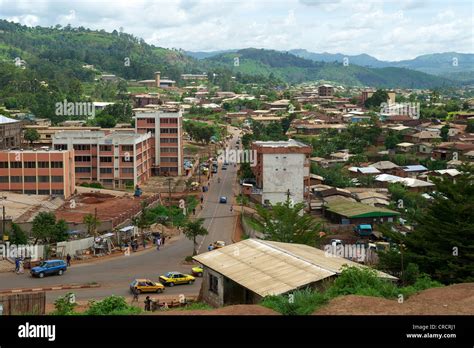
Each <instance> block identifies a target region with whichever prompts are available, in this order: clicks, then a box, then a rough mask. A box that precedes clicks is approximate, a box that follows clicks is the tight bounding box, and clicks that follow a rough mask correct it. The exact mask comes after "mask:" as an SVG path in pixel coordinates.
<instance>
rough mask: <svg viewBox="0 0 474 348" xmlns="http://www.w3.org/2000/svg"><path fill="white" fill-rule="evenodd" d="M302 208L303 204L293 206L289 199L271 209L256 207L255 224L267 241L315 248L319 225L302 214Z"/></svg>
mask: <svg viewBox="0 0 474 348" xmlns="http://www.w3.org/2000/svg"><path fill="white" fill-rule="evenodd" d="M304 206H305V203H304V202H299V203H296V204H294V203H293V202H292V201H291V200H290V198H289V197H287V199H286V201H285V202H279V203H277V204H274V205H272V207H271V209H268V208H266V207H263V206H261V205H258V206H257V207H256V210H257V215H258V217H257V218H256V219H255V222H256V223H257V224H258V225H259V226H260V228H261V230H262V231H263V234H264V236H265V239H267V240H272V241H276V242H283V243H298V244H307V245H311V246H315V245H316V244H317V238H316V237H317V234H318V232H319V231H320V228H321V225H320V224H319V223H318V222H317V221H316V220H315V219H314V218H313V217H312V216H311V215H309V214H306V213H304V212H303V208H304Z"/></svg>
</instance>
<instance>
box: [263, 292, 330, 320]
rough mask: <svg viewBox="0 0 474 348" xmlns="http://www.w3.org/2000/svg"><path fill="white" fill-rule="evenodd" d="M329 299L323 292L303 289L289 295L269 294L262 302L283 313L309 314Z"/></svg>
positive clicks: (265, 305)
mask: <svg viewBox="0 0 474 348" xmlns="http://www.w3.org/2000/svg"><path fill="white" fill-rule="evenodd" d="M327 300H328V298H327V297H326V295H325V294H323V293H320V292H317V291H314V290H311V289H303V290H297V291H294V292H293V293H292V294H288V295H278V296H267V297H265V298H264V299H263V301H262V303H261V304H262V306H264V307H267V308H270V309H273V310H274V311H276V312H279V313H281V314H283V315H309V314H312V313H313V312H314V311H315V309H316V308H318V307H320V306H322V305H323V304H325V303H326V302H327Z"/></svg>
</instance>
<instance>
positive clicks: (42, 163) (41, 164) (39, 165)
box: [38, 162, 49, 168]
mask: <svg viewBox="0 0 474 348" xmlns="http://www.w3.org/2000/svg"><path fill="white" fill-rule="evenodd" d="M38 168H49V162H38Z"/></svg>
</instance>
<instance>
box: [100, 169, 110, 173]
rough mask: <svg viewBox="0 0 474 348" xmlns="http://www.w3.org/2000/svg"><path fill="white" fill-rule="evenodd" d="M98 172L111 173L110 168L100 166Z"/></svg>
mask: <svg viewBox="0 0 474 348" xmlns="http://www.w3.org/2000/svg"><path fill="white" fill-rule="evenodd" d="M100 174H112V168H100Z"/></svg>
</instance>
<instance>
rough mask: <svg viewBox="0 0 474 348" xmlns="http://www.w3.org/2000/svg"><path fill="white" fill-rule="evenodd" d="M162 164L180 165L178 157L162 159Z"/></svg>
mask: <svg viewBox="0 0 474 348" xmlns="http://www.w3.org/2000/svg"><path fill="white" fill-rule="evenodd" d="M160 161H161V162H168V163H178V157H160Z"/></svg>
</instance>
